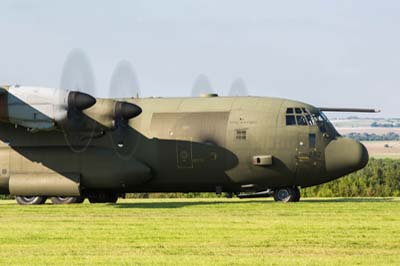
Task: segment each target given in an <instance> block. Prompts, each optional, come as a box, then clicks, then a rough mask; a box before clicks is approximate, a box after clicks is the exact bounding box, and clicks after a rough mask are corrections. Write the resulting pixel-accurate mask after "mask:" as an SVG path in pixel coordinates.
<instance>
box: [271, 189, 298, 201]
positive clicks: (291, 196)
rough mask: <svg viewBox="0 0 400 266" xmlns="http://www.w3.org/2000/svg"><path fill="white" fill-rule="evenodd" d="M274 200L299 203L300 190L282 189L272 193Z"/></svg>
mask: <svg viewBox="0 0 400 266" xmlns="http://www.w3.org/2000/svg"><path fill="white" fill-rule="evenodd" d="M274 199H275V201H279V202H298V201H300V190H299V189H298V188H297V187H283V188H278V189H276V190H275V191H274Z"/></svg>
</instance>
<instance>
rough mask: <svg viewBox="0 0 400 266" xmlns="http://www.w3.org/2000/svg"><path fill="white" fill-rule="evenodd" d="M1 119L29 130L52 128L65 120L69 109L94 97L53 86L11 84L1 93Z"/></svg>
mask: <svg viewBox="0 0 400 266" xmlns="http://www.w3.org/2000/svg"><path fill="white" fill-rule="evenodd" d="M0 101H1V104H0V119H1V120H2V121H7V122H9V123H13V124H16V125H20V126H24V127H27V128H30V129H32V130H51V129H54V128H55V127H56V125H57V123H60V122H62V121H65V120H66V119H67V117H68V111H69V110H70V109H71V108H76V109H78V110H84V109H86V108H89V107H90V106H92V105H94V104H95V103H96V99H95V98H93V97H92V96H90V95H87V94H85V93H81V92H74V91H68V90H63V89H56V88H45V87H29V86H26V87H25V86H11V87H7V88H2V90H1V92H0Z"/></svg>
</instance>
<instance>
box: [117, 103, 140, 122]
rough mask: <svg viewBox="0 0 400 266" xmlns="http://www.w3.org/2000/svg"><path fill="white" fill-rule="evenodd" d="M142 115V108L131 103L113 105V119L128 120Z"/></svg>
mask: <svg viewBox="0 0 400 266" xmlns="http://www.w3.org/2000/svg"><path fill="white" fill-rule="evenodd" d="M141 113H142V108H140V107H139V106H137V105H136V104H133V103H127V102H117V104H116V105H115V117H116V118H122V119H124V120H129V119H131V118H134V117H136V116H138V115H140V114H141Z"/></svg>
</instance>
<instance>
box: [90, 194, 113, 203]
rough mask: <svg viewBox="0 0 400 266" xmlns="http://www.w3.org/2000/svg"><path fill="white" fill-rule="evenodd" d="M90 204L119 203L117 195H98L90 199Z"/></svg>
mask: <svg viewBox="0 0 400 266" xmlns="http://www.w3.org/2000/svg"><path fill="white" fill-rule="evenodd" d="M88 199H89V202H90V203H116V202H117V201H118V195H117V194H103V193H102V194H98V195H96V196H92V197H88Z"/></svg>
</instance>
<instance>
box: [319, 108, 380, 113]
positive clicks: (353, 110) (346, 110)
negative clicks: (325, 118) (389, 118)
mask: <svg viewBox="0 0 400 266" xmlns="http://www.w3.org/2000/svg"><path fill="white" fill-rule="evenodd" d="M318 109H319V110H321V111H322V112H343V113H380V112H381V111H380V110H377V109H363V108H328V107H319V108H318Z"/></svg>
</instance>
